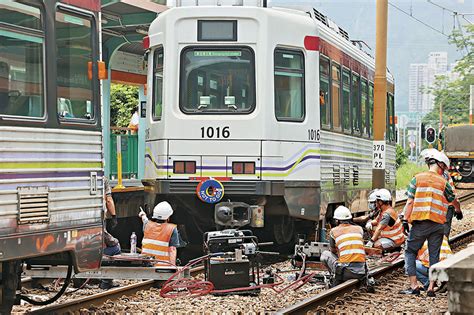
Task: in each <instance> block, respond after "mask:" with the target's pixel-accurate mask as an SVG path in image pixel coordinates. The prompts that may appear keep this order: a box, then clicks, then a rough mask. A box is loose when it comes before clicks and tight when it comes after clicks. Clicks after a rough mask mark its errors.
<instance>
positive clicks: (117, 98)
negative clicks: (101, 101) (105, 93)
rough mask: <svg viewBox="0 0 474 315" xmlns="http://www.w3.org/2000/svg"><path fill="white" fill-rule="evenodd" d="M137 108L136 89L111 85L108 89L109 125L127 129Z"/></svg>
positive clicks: (135, 87) (121, 85)
mask: <svg viewBox="0 0 474 315" xmlns="http://www.w3.org/2000/svg"><path fill="white" fill-rule="evenodd" d="M137 106H138V87H137V86H133V85H123V84H112V85H111V87H110V125H111V126H117V127H127V126H128V123H129V122H130V118H131V117H132V113H133V110H134V109H136V108H137Z"/></svg>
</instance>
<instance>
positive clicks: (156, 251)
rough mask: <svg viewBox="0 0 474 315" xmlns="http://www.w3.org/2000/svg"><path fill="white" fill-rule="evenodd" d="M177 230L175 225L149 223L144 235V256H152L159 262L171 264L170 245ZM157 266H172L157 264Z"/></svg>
mask: <svg viewBox="0 0 474 315" xmlns="http://www.w3.org/2000/svg"><path fill="white" fill-rule="evenodd" d="M175 228H176V225H175V224H171V223H156V222H153V221H148V222H147V224H146V225H145V231H144V233H143V234H144V235H143V240H142V254H147V255H151V256H153V257H155V259H158V260H162V261H167V262H171V259H170V248H169V243H170V239H171V235H172V234H173V231H174V229H175ZM155 266H170V265H168V264H165V263H164V264H160V263H157V264H155Z"/></svg>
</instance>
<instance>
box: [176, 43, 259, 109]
mask: <svg viewBox="0 0 474 315" xmlns="http://www.w3.org/2000/svg"><path fill="white" fill-rule="evenodd" d="M180 95H181V98H180V106H181V109H182V110H183V112H185V113H193V114H199V113H214V112H215V113H231V114H232V113H239V114H240V113H249V112H251V111H252V110H253V108H254V106H255V65H254V55H253V53H252V51H251V50H250V49H249V48H238V49H236V48H219V49H212V48H205V49H203V48H196V47H194V48H187V49H185V50H184V52H183V54H182V58H181V89H180Z"/></svg>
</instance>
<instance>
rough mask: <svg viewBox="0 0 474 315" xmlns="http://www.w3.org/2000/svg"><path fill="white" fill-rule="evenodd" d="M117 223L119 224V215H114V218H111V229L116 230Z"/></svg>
mask: <svg viewBox="0 0 474 315" xmlns="http://www.w3.org/2000/svg"><path fill="white" fill-rule="evenodd" d="M117 224H118V221H117V216H116V215H112V219H111V220H110V231H113V230H115V228H116V227H117Z"/></svg>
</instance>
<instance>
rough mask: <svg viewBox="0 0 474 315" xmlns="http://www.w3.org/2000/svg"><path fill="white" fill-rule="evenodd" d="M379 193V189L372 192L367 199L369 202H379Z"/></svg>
mask: <svg viewBox="0 0 474 315" xmlns="http://www.w3.org/2000/svg"><path fill="white" fill-rule="evenodd" d="M377 191H378V188H376V189H374V190H372V192H371V193H370V194H369V198H367V201H368V202H375V200H377Z"/></svg>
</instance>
